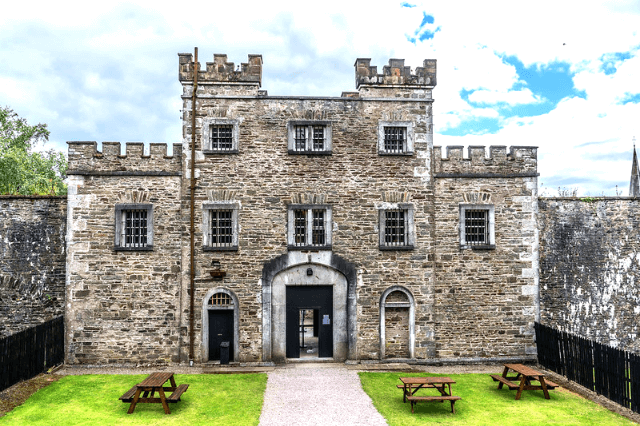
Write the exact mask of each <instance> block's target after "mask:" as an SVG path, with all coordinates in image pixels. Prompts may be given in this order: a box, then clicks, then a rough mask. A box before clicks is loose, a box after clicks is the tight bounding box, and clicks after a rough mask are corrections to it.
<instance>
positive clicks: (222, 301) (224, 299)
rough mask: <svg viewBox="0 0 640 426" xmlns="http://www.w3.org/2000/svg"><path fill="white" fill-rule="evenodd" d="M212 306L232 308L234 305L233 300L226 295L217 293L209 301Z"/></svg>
mask: <svg viewBox="0 0 640 426" xmlns="http://www.w3.org/2000/svg"><path fill="white" fill-rule="evenodd" d="M209 305H211V306H230V305H233V299H232V298H231V296H229V295H228V294H226V293H215V294H214V295H213V296H211V298H210V299H209Z"/></svg>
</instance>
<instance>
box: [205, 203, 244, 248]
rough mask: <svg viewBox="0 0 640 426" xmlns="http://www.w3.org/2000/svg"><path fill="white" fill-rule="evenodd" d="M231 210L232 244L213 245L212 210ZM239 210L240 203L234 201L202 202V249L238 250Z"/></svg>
mask: <svg viewBox="0 0 640 426" xmlns="http://www.w3.org/2000/svg"><path fill="white" fill-rule="evenodd" d="M222 210H230V211H231V227H232V230H233V235H232V237H231V244H230V245H223V246H220V245H213V243H212V242H211V241H210V236H209V234H210V231H211V229H210V228H211V212H213V211H222ZM238 210H239V204H238V203H234V202H231V203H229V202H225V203H216V202H206V203H202V249H203V250H204V251H237V250H238V233H239V230H240V227H239V225H238Z"/></svg>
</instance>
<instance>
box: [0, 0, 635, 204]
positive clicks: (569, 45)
mask: <svg viewBox="0 0 640 426" xmlns="http://www.w3.org/2000/svg"><path fill="white" fill-rule="evenodd" d="M399 4H400V2H398V3H397V4H396V3H394V4H390V3H387V4H384V5H380V4H376V3H373V4H367V5H365V6H363V5H362V4H359V3H349V2H343V1H342V2H340V1H335V0H332V1H328V2H323V3H322V7H314V8H312V7H311V6H309V4H307V3H300V2H293V1H288V2H278V3H273V2H255V1H249V2H245V3H243V4H242V5H239V4H238V3H233V2H208V3H200V4H198V6H197V9H196V10H195V12H196V13H191V12H193V8H192V7H191V6H188V5H186V4H181V3H175V2H168V1H153V2H152V1H143V2H135V3H130V2H117V3H112V2H106V3H104V2H103V3H87V2H80V1H76V2H62V3H61V2H58V3H51V2H44V1H38V2H35V3H34V2H10V3H8V4H7V5H4V7H3V13H2V15H0V45H2V46H3V48H2V50H0V61H1V62H2V64H3V66H2V68H1V69H0V100H1V102H2V103H3V104H6V105H9V106H11V107H13V108H14V109H15V110H16V111H17V112H18V113H19V114H20V115H21V116H24V117H26V118H27V119H28V120H29V122H33V123H38V122H46V123H49V126H50V129H51V130H52V135H51V140H52V144H53V145H55V146H56V147H57V148H58V149H63V150H66V144H65V143H64V142H65V141H66V140H97V141H103V140H120V141H122V142H125V141H127V140H142V141H146V142H151V141H153V142H162V141H166V142H169V143H173V142H178V141H180V140H181V127H180V121H179V109H180V108H181V101H180V95H181V87H180V84H179V83H178V81H177V68H178V65H177V53H178V52H192V51H193V47H194V46H199V48H200V49H199V56H200V61H201V63H203V64H204V62H206V61H211V60H212V59H213V53H227V54H228V55H229V60H230V61H233V62H235V63H240V62H242V61H246V59H247V54H249V53H258V54H262V55H263V58H264V71H263V88H264V89H267V90H268V91H269V94H271V95H288V94H296V95H329V96H339V95H340V93H341V92H342V91H351V90H354V83H353V82H354V78H353V63H354V62H355V59H356V58H357V57H370V58H371V59H372V65H377V66H378V69H379V71H381V69H382V66H383V65H385V64H386V63H387V61H388V59H389V58H391V57H396V58H405V60H406V62H405V63H406V64H407V65H410V66H412V67H413V68H415V67H416V66H421V65H422V61H423V60H424V59H427V58H435V59H437V60H438V86H437V87H436V89H435V91H434V98H435V101H436V102H435V106H434V108H435V109H434V111H435V117H434V125H435V130H436V132H444V131H445V130H447V129H450V128H455V127H456V126H458V125H459V124H460V123H463V122H465V121H467V120H473V119H493V120H495V121H497V122H498V123H499V124H500V126H501V130H500V131H498V132H497V133H496V134H482V135H473V134H472V135H466V136H464V137H453V136H444V135H441V134H436V136H435V142H436V144H439V145H447V144H456V145H460V144H462V145H538V146H540V149H539V153H540V156H539V158H540V160H541V161H540V163H539V169H540V173H541V180H542V181H547V180H549V179H551V181H557V182H559V181H561V180H563V179H565V178H568V179H574V181H575V182H579V183H580V185H581V186H582V188H583V190H584V191H591V192H599V191H596V188H610V186H611V183H613V182H623V181H625V180H627V181H628V173H629V171H628V170H627V169H630V162H629V167H625V162H624V161H621V160H617V159H616V157H615V155H616V154H619V153H624V152H625V150H626V151H629V150H630V140H631V137H632V136H633V135H634V134H635V135H636V136H638V137H640V129H638V125H637V124H635V121H636V120H637V117H638V116H640V110H639V108H640V107H639V106H638V105H637V104H633V103H627V104H626V105H621V104H620V101H621V100H622V99H624V98H625V97H626V96H627V95H628V94H636V93H640V79H638V78H637V76H638V75H640V55H639V54H638V48H639V46H640V33H639V31H638V29H637V22H638V19H639V18H640V5H639V4H638V2H637V1H630V0H629V1H626V2H625V1H616V2H604V1H603V2H589V4H588V7H587V6H586V4H585V3H584V2H578V1H563V2H558V1H557V0H554V1H551V0H543V1H541V2H536V3H531V4H526V6H525V5H524V4H523V3H519V2H513V1H499V2H496V1H493V2H477V1H465V2H424V3H422V4H418V5H417V7H415V8H402V7H399ZM239 7H241V11H239ZM423 13H427V14H430V15H432V16H433V17H434V20H435V23H434V24H433V25H431V26H430V28H432V29H435V28H437V27H439V28H440V31H438V32H437V33H436V35H435V37H434V38H433V39H431V40H425V41H424V42H420V41H418V42H416V44H412V43H410V42H409V41H407V38H406V35H407V34H413V33H414V32H415V30H416V29H417V28H418V26H419V24H420V22H421V21H422V19H423ZM628 51H631V52H632V56H633V57H632V58H630V59H628V60H626V61H619V62H618V63H616V64H615V66H616V68H617V71H616V72H615V73H614V74H609V75H606V74H605V72H604V71H603V69H602V61H601V58H602V57H603V55H608V56H606V57H605V58H606V59H610V58H611V57H612V56H611V54H612V53H615V52H628ZM504 55H507V56H515V57H517V59H518V60H520V61H522V62H523V63H524V64H525V66H530V65H534V64H535V65H538V66H540V67H541V68H543V65H545V64H549V63H552V62H554V61H565V62H567V63H569V64H570V65H571V69H572V70H573V71H575V72H576V73H577V74H576V76H575V78H574V84H575V87H576V88H577V89H578V90H582V91H584V92H585V93H586V99H580V98H568V99H565V100H563V101H562V102H560V103H559V104H558V105H557V107H556V108H555V109H553V110H551V111H549V112H548V113H546V114H542V115H539V116H534V117H525V118H517V117H512V118H505V117H503V116H501V115H500V111H499V110H498V109H496V108H491V106H492V105H496V104H507V105H510V106H522V105H534V104H537V103H539V102H542V101H544V99H541V98H540V97H539V96H538V95H536V94H535V93H533V92H532V91H531V89H530V88H528V87H521V86H522V85H521V84H519V83H520V82H521V76H518V74H517V72H516V69H515V67H514V66H512V65H510V64H508V63H505V62H504V61H503V60H502V58H501V57H502V56H504ZM463 89H464V90H468V91H472V93H471V94H470V95H469V100H470V101H471V102H474V105H475V106H474V105H470V104H469V103H467V102H466V101H465V100H463V99H462V97H461V95H460V92H461V91H462V90H463ZM477 105H481V106H482V107H481V108H478V107H476V106H477ZM590 143H591V145H588V144H590ZM584 179H589V181H588V182H587V181H584ZM563 181H564V180H563ZM598 185H600V186H598Z"/></svg>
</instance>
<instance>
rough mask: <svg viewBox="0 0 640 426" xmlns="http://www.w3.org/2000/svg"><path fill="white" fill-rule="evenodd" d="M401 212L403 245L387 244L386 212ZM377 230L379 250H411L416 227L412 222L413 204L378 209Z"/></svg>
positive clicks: (414, 239)
mask: <svg viewBox="0 0 640 426" xmlns="http://www.w3.org/2000/svg"><path fill="white" fill-rule="evenodd" d="M397 210H402V211H404V213H405V218H404V223H405V232H404V235H405V237H406V240H407V241H405V243H404V244H401V245H399V244H389V243H387V241H386V229H387V226H386V225H387V215H386V213H387V212H391V211H397ZM378 225H379V226H378V229H379V246H380V250H413V249H414V247H415V243H416V226H415V220H414V207H413V204H407V203H398V204H393V205H389V206H385V207H384V208H380V209H379V211H378Z"/></svg>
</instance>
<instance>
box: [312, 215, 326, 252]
mask: <svg viewBox="0 0 640 426" xmlns="http://www.w3.org/2000/svg"><path fill="white" fill-rule="evenodd" d="M311 213H312V216H313V224H312V227H311V245H314V246H323V245H325V230H324V210H316V209H313V210H311Z"/></svg>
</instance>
